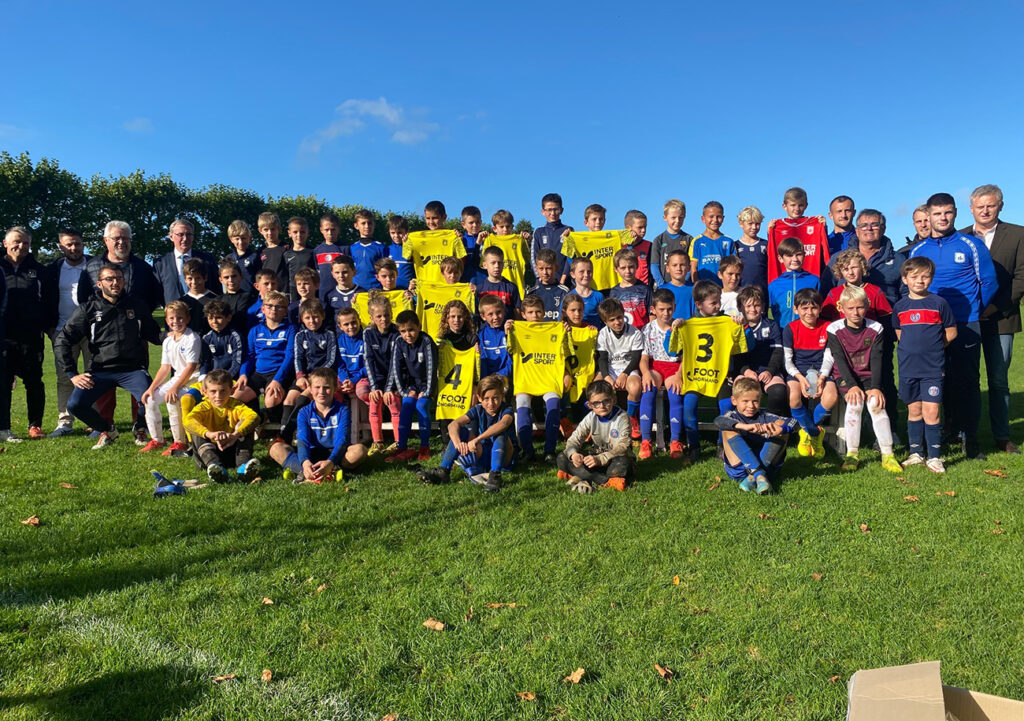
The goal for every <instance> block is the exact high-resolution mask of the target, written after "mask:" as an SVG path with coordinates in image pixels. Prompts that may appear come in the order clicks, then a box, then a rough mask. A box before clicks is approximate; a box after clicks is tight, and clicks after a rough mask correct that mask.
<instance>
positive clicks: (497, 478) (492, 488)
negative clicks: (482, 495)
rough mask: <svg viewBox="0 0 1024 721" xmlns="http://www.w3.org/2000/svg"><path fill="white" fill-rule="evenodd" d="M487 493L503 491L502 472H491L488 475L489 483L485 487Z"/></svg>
mask: <svg viewBox="0 0 1024 721" xmlns="http://www.w3.org/2000/svg"><path fill="white" fill-rule="evenodd" d="M483 490H484V491H485V492H487V493H497V492H498V491H500V490H501V471H491V472H490V473H488V474H487V483H485V484H484V485H483Z"/></svg>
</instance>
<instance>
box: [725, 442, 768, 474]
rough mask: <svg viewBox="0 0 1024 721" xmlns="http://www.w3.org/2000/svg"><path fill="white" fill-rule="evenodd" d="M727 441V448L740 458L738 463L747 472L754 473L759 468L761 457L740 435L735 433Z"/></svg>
mask: <svg viewBox="0 0 1024 721" xmlns="http://www.w3.org/2000/svg"><path fill="white" fill-rule="evenodd" d="M727 443H728V444H729V450H730V451H732V452H733V453H735V454H736V457H737V458H739V459H740V463H742V464H743V467H744V468H746V469H747V473H749V474H751V475H754V474H755V473H757V472H758V471H760V470H761V459H760V458H758V457H757V455H756V454H755V453H754V451H752V450H751V449H750V446H748V445H747V442H746V441H745V440H743V437H742V436H740V435H735V436H733V437H732V438H730V439H729V440H728V441H727Z"/></svg>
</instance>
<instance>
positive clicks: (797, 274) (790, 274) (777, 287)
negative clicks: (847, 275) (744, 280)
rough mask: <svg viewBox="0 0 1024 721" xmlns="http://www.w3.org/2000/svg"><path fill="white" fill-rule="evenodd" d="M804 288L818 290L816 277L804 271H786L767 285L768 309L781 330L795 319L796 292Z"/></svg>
mask: <svg viewBox="0 0 1024 721" xmlns="http://www.w3.org/2000/svg"><path fill="white" fill-rule="evenodd" d="M804 288H813V289H814V290H818V288H819V285H818V276H816V275H814V274H812V273H808V272H807V271H806V270H787V271H786V272H785V273H781V274H780V275H779V277H778V278H776V279H775V280H773V281H772V282H771V283H769V284H768V307H769V308H771V311H772V317H773V318H774V319H775V320H777V321H778V322H779V325H780V326H782V327H783V328H785V327H786V326H787V325H789V324H790V323H792V322H793V320H794V319H795V318H796V308H794V307H793V302H794V300H795V299H796V294H797V291H800V290H803V289H804Z"/></svg>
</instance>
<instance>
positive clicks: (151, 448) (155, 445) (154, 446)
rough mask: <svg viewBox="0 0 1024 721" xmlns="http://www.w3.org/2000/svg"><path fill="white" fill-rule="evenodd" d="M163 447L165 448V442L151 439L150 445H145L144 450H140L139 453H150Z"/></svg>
mask: <svg viewBox="0 0 1024 721" xmlns="http://www.w3.org/2000/svg"><path fill="white" fill-rule="evenodd" d="M163 447H164V442H163V441H158V440H157V439H155V438H151V439H150V440H149V443H147V444H146V445H144V446H143V447H142V448H140V449H139V453H149V452H150V451H155V450H156V449H157V448H163Z"/></svg>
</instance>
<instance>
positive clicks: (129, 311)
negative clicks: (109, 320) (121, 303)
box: [124, 308, 135, 320]
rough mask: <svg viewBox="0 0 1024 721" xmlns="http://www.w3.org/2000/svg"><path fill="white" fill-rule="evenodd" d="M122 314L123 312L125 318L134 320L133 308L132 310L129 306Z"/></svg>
mask: <svg viewBox="0 0 1024 721" xmlns="http://www.w3.org/2000/svg"><path fill="white" fill-rule="evenodd" d="M124 314H125V317H127V318H128V320H135V311H134V310H132V309H131V308H129V309H128V310H126V311H125V312H124Z"/></svg>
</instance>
